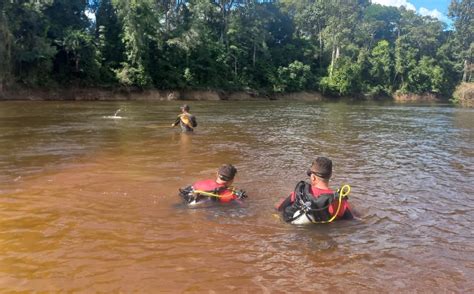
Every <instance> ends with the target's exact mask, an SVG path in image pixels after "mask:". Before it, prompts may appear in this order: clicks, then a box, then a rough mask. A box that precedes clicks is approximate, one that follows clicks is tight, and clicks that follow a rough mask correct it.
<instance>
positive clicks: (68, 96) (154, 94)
mask: <svg viewBox="0 0 474 294" xmlns="http://www.w3.org/2000/svg"><path fill="white" fill-rule="evenodd" d="M335 99H347V100H349V99H360V100H393V101H395V102H441V101H443V99H441V98H440V97H438V96H436V95H433V94H423V95H416V94H395V95H393V96H392V97H390V96H384V97H364V96H359V97H356V98H354V97H340V98H335V97H329V96H325V95H323V94H321V93H319V92H297V93H270V94H262V93H257V92H252V91H236V92H228V91H217V90H141V89H130V88H66V89H59V88H55V89H38V88H36V89H31V88H22V87H15V88H14V89H6V90H3V91H0V100H29V101H49V100H52V101H127V100H130V101H174V100H186V101H220V100H229V101H254V100H295V101H326V100H335Z"/></svg>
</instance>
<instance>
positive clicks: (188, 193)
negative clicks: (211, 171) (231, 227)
mask: <svg viewBox="0 0 474 294" xmlns="http://www.w3.org/2000/svg"><path fill="white" fill-rule="evenodd" d="M226 192H227V193H232V195H235V199H238V200H242V199H245V198H247V197H248V196H247V193H246V192H245V191H244V190H237V189H235V188H234V187H219V188H216V189H214V190H211V191H202V190H196V189H194V187H193V186H188V187H186V188H184V189H179V196H181V198H183V201H184V203H185V204H187V205H190V206H194V205H197V204H202V203H206V202H209V201H214V202H217V201H219V200H220V198H227V197H224V195H222V194H221V193H226Z"/></svg>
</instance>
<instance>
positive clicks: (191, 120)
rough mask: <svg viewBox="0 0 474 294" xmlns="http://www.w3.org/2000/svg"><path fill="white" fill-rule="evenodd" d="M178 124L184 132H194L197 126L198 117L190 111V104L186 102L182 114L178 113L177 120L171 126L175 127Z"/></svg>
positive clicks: (182, 107)
mask: <svg viewBox="0 0 474 294" xmlns="http://www.w3.org/2000/svg"><path fill="white" fill-rule="evenodd" d="M178 124H179V126H180V127H181V131H183V132H192V131H194V128H195V127H197V122H196V117H195V116H194V115H192V114H191V113H189V105H187V104H184V105H183V106H181V114H180V115H178V117H177V118H176V121H175V122H174V123H172V124H171V126H172V127H175V126H177V125H178Z"/></svg>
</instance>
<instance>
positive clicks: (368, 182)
mask: <svg viewBox="0 0 474 294" xmlns="http://www.w3.org/2000/svg"><path fill="white" fill-rule="evenodd" d="M118 109H121V111H120V112H119V113H118V114H117V117H114V114H115V113H116V111H117V110H118ZM178 111H179V104H178V102H1V103H0V289H2V290H3V291H6V292H13V291H28V292H31V291H34V290H35V291H40V292H50V291H60V290H61V291H77V292H97V291H100V292H118V291H122V292H142V293H143V292H147V293H150V292H158V291H161V292H212V291H214V292H218V293H227V292H251V293H253V292H258V293H271V292H302V291H308V292H310V291H311V292H316V291H318V292H320V291H321V292H342V291H353V292H397V291H402V292H413V291H414V290H418V291H422V292H424V291H427V292H434V291H436V292H438V291H441V292H459V293H466V292H473V291H474V282H473V281H474V234H473V228H472V223H473V221H474V198H473V197H474V196H473V194H474V185H473V183H472V180H473V175H474V149H473V146H474V111H473V110H472V109H462V108H453V107H449V106H443V105H392V104H367V103H365V104H351V103H309V102H292V103H290V102H284V101H263V102H229V101H220V102H195V103H191V112H192V113H193V114H195V115H196V116H197V119H198V124H199V126H198V128H197V131H196V132H195V133H194V134H191V135H187V134H181V133H179V130H178V128H175V129H171V128H169V125H170V124H171V123H172V122H173V121H174V119H175V116H176V114H177V113H178ZM320 155H323V156H328V157H330V158H331V159H333V162H334V169H335V170H334V173H333V175H334V177H333V180H332V182H331V185H332V186H333V187H337V186H340V185H342V184H345V183H348V184H350V185H351V186H352V193H351V197H350V201H351V203H352V205H353V206H354V207H356V208H357V209H358V210H359V211H360V212H361V213H362V217H361V219H360V220H356V221H340V222H335V223H331V224H329V225H324V226H310V227H294V226H291V225H287V224H284V223H282V222H281V221H280V220H279V219H278V218H277V217H275V212H274V210H273V205H274V204H275V203H276V202H277V201H278V200H279V199H280V198H281V197H285V196H286V195H288V193H289V192H290V191H291V190H292V189H293V188H294V186H295V184H296V183H297V181H298V180H300V179H305V170H306V169H307V168H308V167H309V165H310V162H311V160H312V159H314V158H315V157H316V156H320ZM223 163H233V164H235V165H236V166H237V168H238V169H239V172H238V176H237V178H236V182H235V184H236V185H237V186H238V187H239V188H244V189H245V190H246V191H247V193H248V194H249V195H250V197H249V199H248V201H247V202H246V204H245V205H243V206H227V207H218V208H211V209H186V208H185V207H183V206H182V205H181V204H180V201H179V199H178V196H177V189H178V188H179V187H183V186H185V185H187V184H190V183H192V182H193V181H196V180H199V179H204V178H211V177H213V176H214V175H215V171H216V169H217V168H218V167H219V166H220V165H221V164H223Z"/></svg>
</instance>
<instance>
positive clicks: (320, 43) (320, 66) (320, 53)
mask: <svg viewBox="0 0 474 294" xmlns="http://www.w3.org/2000/svg"><path fill="white" fill-rule="evenodd" d="M318 30H319V68H320V69H322V67H323V32H322V30H321V27H319V28H318Z"/></svg>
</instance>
